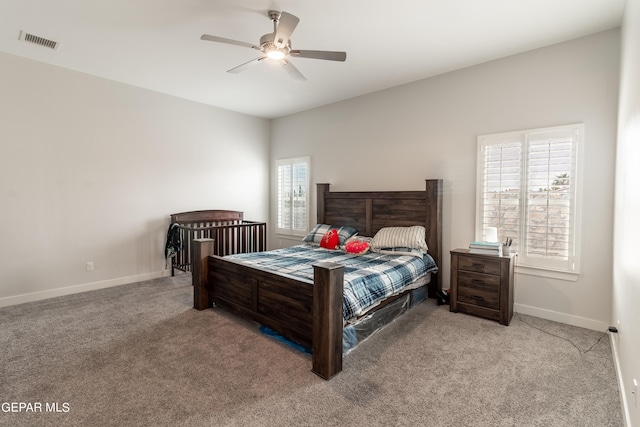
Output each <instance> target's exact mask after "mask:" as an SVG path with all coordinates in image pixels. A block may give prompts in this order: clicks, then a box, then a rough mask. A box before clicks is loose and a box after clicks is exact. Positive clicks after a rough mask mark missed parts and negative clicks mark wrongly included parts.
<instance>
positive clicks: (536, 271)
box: [515, 265, 580, 282]
mask: <svg viewBox="0 0 640 427" xmlns="http://www.w3.org/2000/svg"><path fill="white" fill-rule="evenodd" d="M515 272H516V273H517V274H526V275H527V276H538V277H547V278H550V279H558V280H566V281H568V282H575V281H577V280H578V277H579V276H580V273H570V272H568V271H557V270H548V269H544V268H539V267H527V266H524V265H516V270H515Z"/></svg>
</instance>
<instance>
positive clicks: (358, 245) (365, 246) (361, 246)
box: [345, 240, 369, 255]
mask: <svg viewBox="0 0 640 427" xmlns="http://www.w3.org/2000/svg"><path fill="white" fill-rule="evenodd" d="M345 250H346V251H347V252H349V253H350V254H356V255H362V254H364V253H367V251H368V250H369V243H368V242H366V241H364V240H350V241H348V242H347V245H346V246H345Z"/></svg>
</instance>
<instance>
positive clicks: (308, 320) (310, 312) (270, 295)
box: [192, 239, 344, 380]
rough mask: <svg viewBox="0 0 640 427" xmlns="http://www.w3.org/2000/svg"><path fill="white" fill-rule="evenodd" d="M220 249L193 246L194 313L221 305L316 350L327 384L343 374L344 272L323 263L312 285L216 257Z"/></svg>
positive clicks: (210, 244) (315, 364) (205, 242)
mask: <svg viewBox="0 0 640 427" xmlns="http://www.w3.org/2000/svg"><path fill="white" fill-rule="evenodd" d="M214 245H215V242H214V240H213V239H196V240H194V242H193V272H192V275H193V287H194V301H193V306H194V308H196V309H198V310H204V309H206V308H209V307H212V305H213V304H215V305H216V306H219V307H222V308H225V309H226V310H228V311H231V312H234V313H236V314H238V315H240V316H242V317H245V318H248V319H251V320H254V321H256V322H258V323H260V324H261V325H264V326H267V327H269V328H272V329H274V330H276V331H278V333H280V334H281V335H282V336H284V337H285V338H287V339H289V340H291V341H293V342H295V343H297V344H299V345H302V346H304V347H307V348H311V349H312V351H313V355H312V371H313V372H314V373H316V374H317V375H318V376H320V377H322V378H324V379H327V380H328V379H330V378H331V377H333V376H334V375H335V374H337V373H338V372H340V371H341V370H342V299H343V295H342V294H343V282H344V267H343V266H341V265H338V264H334V263H318V264H316V265H314V266H313V267H314V281H313V282H311V281H305V280H301V279H298V278H293V277H291V276H286V275H282V274H275V273H272V272H268V271H264V270H260V269H256V268H252V267H247V266H244V265H242V264H238V263H236V262H233V261H228V260H225V259H223V258H221V257H218V256H214V255H213V252H214Z"/></svg>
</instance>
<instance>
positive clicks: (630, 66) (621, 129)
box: [611, 0, 640, 426]
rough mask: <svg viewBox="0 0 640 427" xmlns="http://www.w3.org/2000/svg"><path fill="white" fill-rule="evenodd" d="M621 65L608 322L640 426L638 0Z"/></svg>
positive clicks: (628, 403) (629, 5)
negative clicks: (613, 330) (614, 329)
mask: <svg viewBox="0 0 640 427" xmlns="http://www.w3.org/2000/svg"><path fill="white" fill-rule="evenodd" d="M621 64H622V65H621V74H620V111H619V121H618V123H619V125H618V150H617V151H618V152H617V162H616V186H615V189H616V190H615V194H616V197H615V234H614V236H615V237H614V250H613V253H614V258H613V317H612V319H611V323H612V324H613V325H618V323H619V333H618V334H616V335H613V336H612V337H613V343H614V350H615V353H614V356H615V357H616V361H617V367H618V374H619V382H620V388H621V391H622V393H621V395H622V397H623V399H624V401H625V402H624V403H625V411H626V413H625V416H626V418H627V425H628V426H632V425H633V426H640V406H638V405H640V397H638V392H640V390H637V391H636V394H635V395H633V394H632V390H633V380H634V379H636V380H638V382H639V383H640V310H639V309H638V306H639V305H640V262H638V260H639V259H640V247H639V246H638V242H640V225H639V222H638V220H639V219H640V0H627V2H626V5H625V15H624V21H623V26H622V62H621ZM636 402H637V403H636Z"/></svg>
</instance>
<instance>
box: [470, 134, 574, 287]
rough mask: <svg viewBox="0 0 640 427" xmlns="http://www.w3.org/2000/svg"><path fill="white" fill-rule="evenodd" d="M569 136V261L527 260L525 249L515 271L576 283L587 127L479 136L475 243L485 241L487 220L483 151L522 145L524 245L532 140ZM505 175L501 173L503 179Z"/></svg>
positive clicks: (520, 233)
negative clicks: (565, 134)
mask: <svg viewBox="0 0 640 427" xmlns="http://www.w3.org/2000/svg"><path fill="white" fill-rule="evenodd" d="M563 132H565V133H568V132H570V134H571V140H572V149H573V156H572V162H571V170H572V172H571V173H572V174H573V177H574V179H571V180H570V197H569V201H570V209H571V214H570V230H569V242H568V256H567V259H566V260H554V259H551V258H547V257H544V256H527V255H526V253H524V250H523V249H522V248H519V253H518V259H517V265H516V271H517V272H519V273H524V274H532V275H539V276H545V277H552V278H558V279H564V280H572V281H575V280H577V277H578V275H579V274H580V259H581V255H580V248H581V239H580V236H581V233H580V230H581V227H582V215H581V212H582V209H581V205H582V199H583V198H582V187H583V185H582V166H583V159H582V157H583V156H582V154H583V151H584V150H583V146H584V140H585V137H584V134H585V132H584V124H583V123H577V124H571V125H562V126H553V127H546V128H539V129H527V130H522V131H514V132H503V133H497V134H488V135H480V136H478V138H477V155H478V157H477V161H476V164H477V166H476V172H477V179H476V185H477V187H476V224H475V239H476V240H483V234H484V226H485V218H484V217H483V209H484V201H485V194H484V185H485V179H484V173H485V157H484V154H483V153H484V148H485V147H489V146H496V145H499V144H503V143H505V142H506V141H509V143H514V144H515V143H516V142H518V143H519V144H520V170H519V197H518V200H519V208H518V215H519V224H518V236H517V238H518V241H520V242H524V241H525V240H524V238H525V236H527V219H528V218H527V207H528V203H529V200H530V199H529V198H528V193H527V187H528V185H529V183H530V182H531V178H530V176H529V173H530V171H529V169H530V164H529V160H528V158H529V147H530V145H529V144H530V142H531V140H532V137H533V136H534V135H536V134H545V133H546V134H552V133H563ZM503 173H504V172H502V171H500V174H501V176H502V175H503ZM556 178H557V177H556ZM503 239H504V236H500V233H499V237H498V240H499V241H500V240H503Z"/></svg>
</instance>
